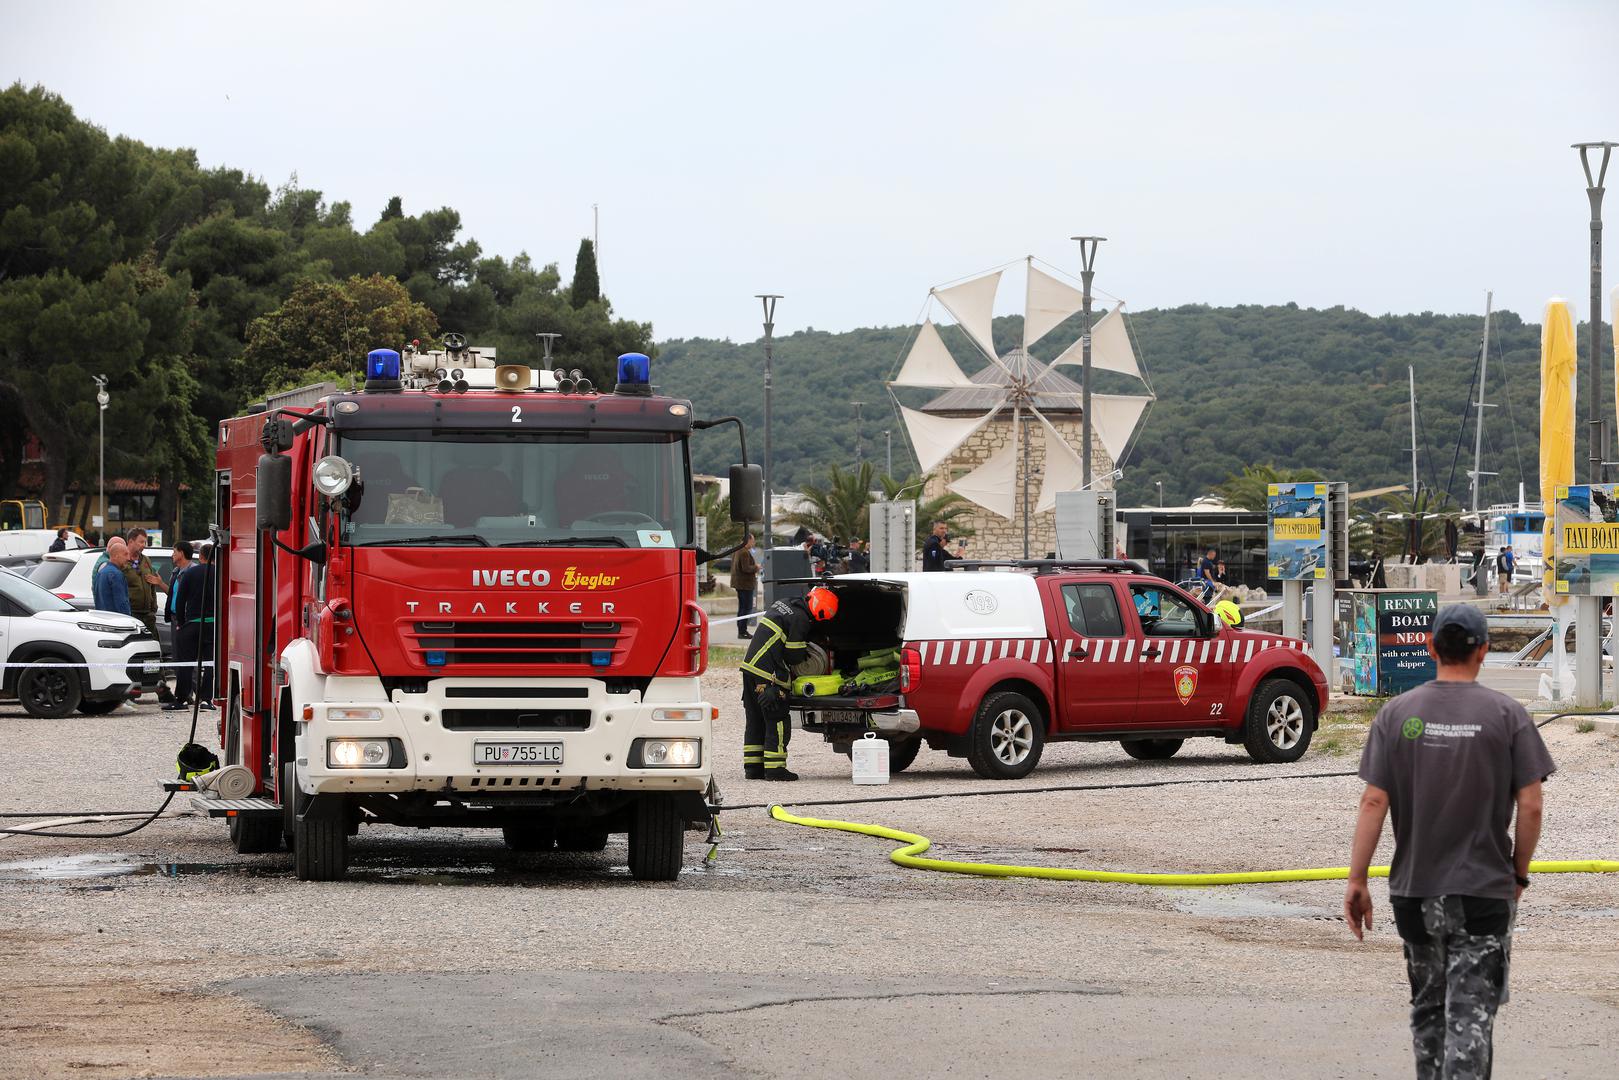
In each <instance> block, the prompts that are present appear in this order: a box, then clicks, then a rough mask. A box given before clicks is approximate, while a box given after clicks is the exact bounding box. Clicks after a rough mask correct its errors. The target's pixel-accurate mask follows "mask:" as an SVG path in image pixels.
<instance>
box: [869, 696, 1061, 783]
mask: <svg viewBox="0 0 1619 1080" xmlns="http://www.w3.org/2000/svg"><path fill="white" fill-rule="evenodd" d="M1045 746H1046V731H1045V718H1044V717H1043V716H1042V715H1041V713H1040V710H1039V708H1037V707H1036V706H1035V704H1034V702H1032V701H1030V700H1029V699H1028V698H1027V697H1025V696H1024V695H1023V694H1019V693H1017V692H1015V691H1011V690H1001V691H998V692H996V693H992V694H990V695H989V696H988V697H986V698H985V699H984V702H983V704H982V705H980V706H978V715H977V716H976V717H974V718H973V726H972V730H970V731H969V732H968V733H967V764H969V765H971V766H972V767H973V772H975V773H977V774H978V775H979V776H982V777H983V778H984V779H986V780H1020V779H1022V778H1023V777H1025V776H1028V775H1029V773H1030V772H1032V771H1033V770H1034V767H1035V766H1036V765H1038V764H1039V763H1040V752H1041V751H1042V750H1044V749H1045ZM890 767H892V765H890Z"/></svg>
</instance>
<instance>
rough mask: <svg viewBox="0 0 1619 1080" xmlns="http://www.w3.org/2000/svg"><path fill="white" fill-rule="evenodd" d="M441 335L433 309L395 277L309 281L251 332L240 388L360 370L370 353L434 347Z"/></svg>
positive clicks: (256, 390)
mask: <svg viewBox="0 0 1619 1080" xmlns="http://www.w3.org/2000/svg"><path fill="white" fill-rule="evenodd" d="M437 336H438V320H437V319H436V318H434V316H433V313H432V311H430V310H429V309H428V308H427V307H426V305H424V304H420V303H417V302H416V301H414V300H412V299H411V298H410V294H409V293H407V292H406V291H405V287H404V286H403V285H401V284H400V283H399V282H398V281H396V280H395V279H393V278H389V277H383V276H382V275H381V274H373V275H372V276H371V277H369V278H357V277H356V278H349V279H348V281H346V282H343V283H342V284H336V283H331V282H308V283H306V284H303V285H300V286H298V287H297V288H296V289H294V290H293V292H292V295H291V296H289V297H288V298H287V302H286V303H284V304H282V305H281V306H280V307H278V308H276V309H275V310H274V311H272V312H270V313H269V314H267V315H264V316H262V317H260V318H258V319H255V320H254V321H253V324H252V326H250V327H249V328H248V335H247V348H246V349H245V350H244V352H243V354H242V367H243V372H242V376H241V385H242V386H243V387H245V388H248V389H249V392H250V394H251V395H253V396H259V395H262V394H264V393H267V392H269V391H271V390H274V389H277V388H286V387H289V386H302V385H307V383H309V382H312V381H319V377H320V376H321V375H323V374H327V373H340V372H356V371H358V366H359V364H360V362H361V360H362V359H363V358H364V356H365V354H366V353H367V352H369V351H370V350H372V349H376V348H393V349H398V348H401V347H402V346H403V345H404V344H405V343H406V342H408V341H411V340H413V339H415V340H420V341H422V342H423V344H424V345H429V346H430V345H431V344H432V342H433V340H434V339H435V338H436V337H437Z"/></svg>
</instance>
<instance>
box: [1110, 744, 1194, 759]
mask: <svg viewBox="0 0 1619 1080" xmlns="http://www.w3.org/2000/svg"><path fill="white" fill-rule="evenodd" d="M1185 743H1186V740H1185V739H1126V740H1124V741H1123V742H1121V743H1120V744H1119V745H1120V746H1122V747H1124V752H1125V753H1126V754H1129V755H1130V756H1131V757H1133V758H1135V759H1136V760H1137V761H1163V760H1164V759H1166V758H1172V757H1174V756H1175V752H1176V751H1178V750H1179V749H1180V748H1181V747H1182V746H1183V745H1185Z"/></svg>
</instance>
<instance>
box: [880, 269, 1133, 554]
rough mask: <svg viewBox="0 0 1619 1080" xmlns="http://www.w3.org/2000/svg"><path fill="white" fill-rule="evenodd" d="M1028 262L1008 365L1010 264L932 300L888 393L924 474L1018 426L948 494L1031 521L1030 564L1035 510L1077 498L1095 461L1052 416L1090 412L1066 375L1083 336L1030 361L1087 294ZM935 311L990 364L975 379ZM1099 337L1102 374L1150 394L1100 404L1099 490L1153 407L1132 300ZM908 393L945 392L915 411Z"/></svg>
mask: <svg viewBox="0 0 1619 1080" xmlns="http://www.w3.org/2000/svg"><path fill="white" fill-rule="evenodd" d="M1019 261H1020V262H1022V263H1023V264H1024V269H1025V272H1026V284H1025V299H1024V316H1023V338H1022V343H1021V344H1020V345H1018V346H1017V347H1015V348H1013V349H1011V350H1009V351H1008V352H1007V353H1006V354H1005V355H1002V354H1000V353H998V352H997V351H996V349H995V342H994V338H993V336H992V333H991V326H992V321H993V315H994V307H995V297H996V293H997V291H998V289H999V287H1000V282H1001V276H1002V274H1003V273H1005V271H1006V269H1007V266H1012V265H1015V264H1007V266H1003V267H1000V268H998V269H995V270H992V271H990V272H988V273H985V274H980V275H977V276H975V277H972V278H968V279H966V280H965V281H961V282H958V283H956V284H953V285H948V286H941V287H937V288H934V289H931V290H929V293H928V303H927V306H926V309H925V311H924V317H923V320H922V324H921V326H920V327H919V328H918V330H917V333H916V336H915V337H914V338H913V340H912V342H911V345H910V349H909V351H908V352H907V353H906V355H905V360H904V363H903V364H901V365H900V370H899V373H898V374H897V375H896V376H895V377H894V378H893V380H892V381H890V382H889V383H888V386H889V393H890V395H892V396H893V398H894V402H895V405H896V406H897V407H898V409H899V412H900V417H901V419H902V420H903V421H904V424H905V430H906V433H907V434H908V435H909V436H910V440H911V446H912V448H913V449H914V450H915V451H916V458H917V463H918V464H919V465H920V466H921V469H922V472H923V474H924V475H926V474H929V473H931V472H933V471H934V470H935V469H938V468H939V467H940V466H941V465H943V464H945V463H946V462H948V461H950V460H951V459H952V458H953V457H955V456H956V455H957V453H958V451H960V450H962V449H963V447H964V446H966V444H967V443H968V442H969V440H971V439H972V438H973V436H974V435H976V434H978V433H979V432H981V431H984V430H985V429H986V428H987V427H988V425H990V424H991V422H992V421H995V420H996V419H997V418H1002V419H1003V420H1005V419H1009V420H1010V422H1011V437H1010V438H1009V439H1007V440H1005V442H1004V444H1002V445H1001V446H999V447H998V448H996V449H995V450H994V451H993V452H992V453H989V454H988V456H987V457H986V458H984V460H982V461H981V462H978V463H976V466H975V467H974V468H973V469H972V470H971V471H970V472H968V473H966V474H965V475H963V476H960V477H956V478H954V479H950V480H949V481H948V483H947V484H946V486H947V487H948V489H949V490H950V491H953V492H955V493H956V494H958V495H961V496H962V497H964V498H966V499H968V500H970V501H971V502H973V503H975V504H977V505H978V506H981V507H983V508H984V509H985V510H987V511H989V512H990V513H991V514H994V515H996V516H997V517H1000V518H1004V519H1006V520H1008V521H1011V520H1015V518H1016V517H1017V516H1018V515H1019V513H1020V512H1021V517H1022V522H1023V547H1024V555H1025V556H1027V555H1028V554H1029V529H1030V518H1031V516H1032V515H1031V512H1032V514H1043V513H1045V512H1047V511H1049V510H1052V509H1053V508H1054V507H1055V506H1056V503H1057V493H1058V492H1062V491H1073V490H1076V489H1079V488H1080V487H1081V486H1082V485H1083V483H1084V472H1085V469H1084V462H1083V461H1082V459H1081V458H1080V456H1079V455H1080V453H1082V452H1085V451H1083V450H1077V449H1076V447H1075V446H1074V445H1073V442H1074V441H1075V440H1073V439H1072V436H1069V435H1065V434H1064V433H1063V432H1062V431H1060V430H1059V428H1058V425H1057V424H1056V423H1053V420H1052V415H1057V416H1058V417H1059V419H1064V418H1068V417H1073V416H1077V415H1079V413H1080V411H1081V408H1082V400H1083V396H1082V390H1081V387H1080V386H1079V385H1077V384H1076V383H1075V382H1074V381H1073V380H1072V379H1069V378H1068V377H1067V376H1066V375H1064V374H1063V373H1062V372H1060V371H1059V370H1057V369H1059V368H1061V367H1064V366H1067V365H1075V366H1077V365H1079V364H1080V363H1081V360H1082V355H1083V337H1081V338H1080V339H1079V340H1076V341H1074V342H1073V343H1072V344H1071V345H1069V346H1068V348H1067V349H1065V350H1064V351H1063V352H1062V353H1060V354H1059V355H1058V356H1057V357H1056V358H1055V359H1053V360H1052V361H1051V362H1050V363H1045V362H1043V361H1041V360H1039V359H1038V358H1037V357H1035V355H1034V353H1033V352H1032V349H1033V347H1034V345H1035V343H1036V342H1038V341H1040V340H1041V339H1042V338H1044V337H1045V336H1046V335H1047V334H1049V333H1050V332H1051V331H1052V330H1055V329H1056V328H1057V327H1058V326H1060V325H1062V324H1063V323H1064V322H1066V321H1067V320H1068V319H1069V318H1070V317H1071V316H1073V315H1075V314H1077V313H1078V312H1079V311H1080V310H1081V308H1082V306H1083V303H1084V294H1083V293H1082V292H1081V291H1080V290H1079V289H1078V288H1075V287H1074V286H1073V285H1070V284H1069V283H1068V282H1066V281H1063V280H1061V279H1060V278H1058V277H1056V276H1054V275H1052V274H1049V273H1047V272H1045V271H1044V270H1042V269H1040V268H1039V267H1037V266H1036V265H1035V263H1036V262H1037V261H1039V260H1036V259H1035V258H1034V257H1032V256H1029V257H1027V258H1025V259H1022V260H1019ZM1053 269H1055V268H1053ZM935 302H937V304H938V305H939V307H941V308H942V309H943V310H944V312H945V313H946V314H948V315H949V316H950V317H951V318H953V319H954V320H955V322H956V324H957V325H958V326H959V327H960V328H961V330H962V332H963V333H964V334H965V336H966V337H967V339H968V340H969V341H971V342H972V344H973V346H975V347H976V348H977V350H978V351H979V352H981V353H982V354H983V356H984V358H985V360H986V361H987V363H986V364H985V365H984V366H983V367H982V368H981V369H980V370H978V371H976V372H975V373H974V374H973V375H971V376H969V375H968V374H966V372H964V371H963V370H962V367H961V365H960V364H959V363H958V362H957V360H956V357H955V356H954V355H953V354H952V353H951V351H950V349H949V347H948V346H947V345H946V344H945V341H944V338H943V337H942V336H941V335H940V333H939V328H938V326H937V325H935V323H934V322H933V318H932V316H933V305H934V303H935ZM1090 337H1091V342H1090V346H1091V348H1090V353H1091V355H1090V362H1091V367H1092V368H1093V369H1095V370H1103V371H1114V372H1118V373H1120V374H1123V375H1126V376H1130V377H1132V378H1134V379H1136V380H1138V381H1139V382H1140V383H1141V384H1142V387H1143V389H1144V390H1145V391H1146V392H1145V393H1143V394H1092V395H1090V406H1091V416H1090V419H1091V427H1092V429H1093V431H1094V436H1093V445H1092V446H1091V447H1090V449H1089V452H1090V453H1091V454H1092V461H1093V463H1096V462H1097V461H1098V459H1099V458H1100V459H1104V463H1103V464H1102V466H1101V467H1099V468H1096V469H1094V470H1093V471H1094V474H1095V475H1096V476H1097V477H1098V478H1099V480H1098V481H1097V483H1100V484H1102V485H1103V486H1109V485H1110V482H1111V479H1112V477H1113V476H1115V475H1116V472H1115V470H1116V468H1117V466H1118V463H1119V462H1121V461H1123V460H1124V457H1125V455H1126V454H1127V453H1128V451H1129V447H1130V443H1131V440H1132V439H1133V437H1134V435H1135V433H1136V430H1137V428H1138V427H1139V425H1140V422H1141V419H1142V416H1143V414H1144V413H1145V411H1146V409H1147V406H1148V405H1149V404H1151V402H1152V401H1153V400H1154V397H1153V394H1152V389H1151V386H1150V385H1149V384H1148V383H1147V378H1146V375H1145V373H1144V372H1143V371H1142V368H1141V364H1140V361H1139V360H1138V358H1137V356H1136V350H1135V347H1134V346H1133V344H1132V343H1131V340H1130V333H1129V329H1128V327H1127V326H1126V323H1125V317H1124V302H1123V301H1117V302H1116V303H1115V304H1114V306H1113V308H1112V309H1111V310H1110V311H1108V312H1107V313H1106V314H1104V315H1103V316H1102V318H1101V319H1099V320H1097V322H1096V324H1095V325H1094V326H1093V327H1092V328H1091V334H1090ZM906 390H935V391H942V393H940V394H939V395H938V396H937V397H935V398H934V399H933V400H931V401H929V402H927V403H926V404H925V405H923V406H921V407H920V408H912V407H910V406H908V405H906V404H905V403H904V401H903V400H901V398H900V392H901V391H906ZM1068 426H1070V427H1071V426H1072V425H1068ZM1036 431H1038V432H1039V433H1040V435H1041V437H1042V439H1043V453H1042V454H1040V455H1039V456H1040V461H1041V463H1042V465H1043V467H1039V468H1038V469H1037V467H1036V465H1035V463H1034V461H1033V460H1032V458H1033V455H1032V453H1031V450H1032V447H1031V442H1032V438H1031V437H1032V435H1033V433H1034V432H1036ZM1077 441H1081V442H1082V441H1083V440H1082V438H1081V439H1080V440H1077ZM1037 472H1038V474H1039V482H1040V490H1039V495H1038V497H1037V498H1034V499H1032V500H1031V497H1030V485H1031V482H1032V481H1033V479H1034V477H1035V475H1036V473H1037ZM1020 494H1021V497H1020Z"/></svg>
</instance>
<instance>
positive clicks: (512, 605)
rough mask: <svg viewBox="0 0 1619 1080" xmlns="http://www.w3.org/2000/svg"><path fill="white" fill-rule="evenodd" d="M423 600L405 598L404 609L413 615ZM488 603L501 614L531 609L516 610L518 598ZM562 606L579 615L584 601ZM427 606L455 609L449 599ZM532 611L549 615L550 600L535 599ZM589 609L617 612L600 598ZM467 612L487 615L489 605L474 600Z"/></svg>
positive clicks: (433, 610)
mask: <svg viewBox="0 0 1619 1080" xmlns="http://www.w3.org/2000/svg"><path fill="white" fill-rule="evenodd" d="M425 602H426V601H422V600H406V601H405V610H406V611H408V612H410V614H412V615H415V614H417V613H418V611H419V609H420V608H421V606H422V604H423V603H425ZM490 603H491V604H493V605H494V606H495V607H497V608H501V607H503V608H504V610H503V611H501V612H499V614H502V615H526V614H528V613H529V611H530V610H531V609H530V606H529V605H524V606H523V608H522V610H521V611H519V610H518V605H519V604H520V603H522V601H519V600H506V601H490ZM558 603H561V602H560V601H558ZM562 606H563V607H565V608H566V609H567V612H568V614H570V615H581V614H583V613H584V610H585V601H583V600H570V601H568V602H567V603H566V604H563V605H562ZM428 607H429V613H430V614H433V615H454V614H455V611H456V606H455V604H454V603H452V602H451V601H449V600H439V601H437V602H436V604H429V605H428ZM532 611H533V613H534V614H536V615H549V614H551V601H549V600H537V601H535V602H534V604H533V605H532ZM591 611H592V613H596V612H600V613H601V614H603V615H616V614H617V612H616V611H615V610H614V602H613V601H610V600H602V601H599V602H597V603H595V604H593V605H592V606H591ZM467 614H469V615H487V614H489V605H488V604H485V603H484V602H483V601H482V600H479V601H476V602H475V603H474V604H473V605H472V610H471V611H469V612H467Z"/></svg>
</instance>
